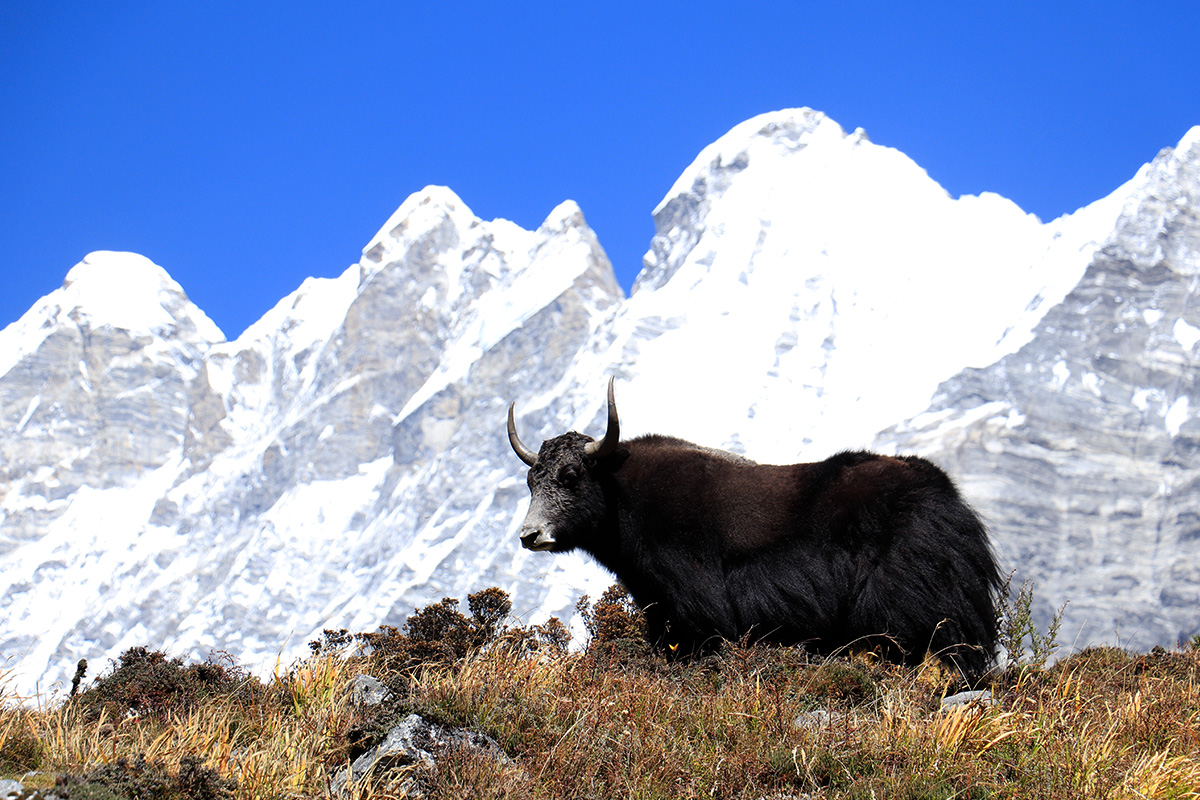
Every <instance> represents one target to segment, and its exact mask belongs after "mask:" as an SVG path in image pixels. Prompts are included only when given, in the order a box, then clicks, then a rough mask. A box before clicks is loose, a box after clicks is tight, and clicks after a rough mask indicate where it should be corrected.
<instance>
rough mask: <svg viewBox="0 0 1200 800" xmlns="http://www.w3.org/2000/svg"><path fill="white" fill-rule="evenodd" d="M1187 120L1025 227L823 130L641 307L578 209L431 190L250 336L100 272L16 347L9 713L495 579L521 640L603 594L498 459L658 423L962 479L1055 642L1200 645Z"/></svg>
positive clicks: (721, 195)
mask: <svg viewBox="0 0 1200 800" xmlns="http://www.w3.org/2000/svg"><path fill="white" fill-rule="evenodd" d="M1197 207H1200V128H1193V129H1192V130H1191V131H1189V132H1188V133H1187V134H1186V135H1185V136H1184V138H1183V139H1182V140H1181V141H1180V143H1179V144H1178V145H1177V146H1176V147H1174V148H1168V149H1165V150H1164V151H1163V152H1162V153H1160V154H1159V155H1158V156H1157V157H1156V158H1155V159H1154V160H1153V161H1152V162H1150V163H1148V164H1147V165H1145V166H1144V167H1143V168H1142V169H1141V170H1139V171H1138V173H1137V174H1136V175H1134V176H1133V177H1132V178H1131V179H1130V180H1129V181H1128V182H1127V183H1125V184H1124V185H1122V186H1120V187H1117V188H1116V189H1115V190H1114V191H1113V192H1112V193H1111V194H1110V195H1109V196H1108V197H1105V198H1102V199H1100V200H1097V201H1096V202H1094V203H1092V204H1091V205H1089V206H1087V207H1085V208H1083V209H1080V210H1079V211H1077V212H1075V213H1074V214H1071V215H1067V216H1064V217H1062V218H1060V219H1057V220H1053V221H1050V222H1046V223H1043V222H1042V221H1040V220H1038V219H1037V218H1036V217H1034V216H1032V215H1029V214H1026V213H1024V212H1023V211H1021V209H1020V208H1018V207H1017V206H1016V205H1015V204H1013V203H1012V202H1011V201H1008V200H1006V199H1004V198H1002V197H999V196H998V195H995V194H986V193H985V194H983V195H980V196H963V197H959V198H954V197H951V196H950V195H949V194H948V193H947V192H946V191H945V190H944V189H942V187H940V186H939V185H938V184H937V183H936V182H935V181H934V180H932V179H931V178H930V177H929V176H928V175H927V174H926V173H925V171H924V170H923V169H921V167H919V166H918V165H917V164H915V163H914V162H913V161H912V160H911V159H909V158H908V157H907V156H905V155H904V154H903V153H901V152H899V151H897V150H895V149H892V148H888V147H883V146H880V145H877V144H875V143H873V142H871V141H870V139H869V138H868V137H867V135H866V133H865V132H864V131H862V130H855V131H852V132H847V131H845V130H844V129H843V128H841V127H840V126H839V125H838V124H837V123H836V122H834V121H833V120H831V119H830V118H828V117H827V116H826V115H824V114H822V113H820V112H817V111H813V110H811V109H789V110H785V111H779V112H772V113H769V114H764V115H761V116H758V117H755V118H753V119H751V120H747V121H746V122H743V123H741V124H739V125H737V126H736V127H734V128H733V129H732V130H731V131H730V132H729V133H727V134H726V135H725V136H723V137H721V138H720V139H719V140H718V141H716V142H714V143H713V144H712V145H710V146H708V147H706V148H705V149H704V150H703V151H702V152H701V153H700V154H699V155H698V156H697V158H696V159H695V161H694V162H693V163H692V164H691V165H690V166H689V167H688V168H687V169H686V170H685V171H684V172H683V174H682V175H681V176H680V178H679V179H678V180H677V181H676V182H675V184H674V185H673V186H672V187H671V188H670V190H669V191H668V192H667V194H666V195H665V197H664V198H663V200H662V202H661V203H660V204H659V205H658V206H657V208H655V209H654V211H653V215H654V221H655V235H654V237H653V239H652V241H651V243H650V246H649V251H648V252H647V254H646V256H645V259H644V268H643V271H642V272H641V274H640V275H639V277H638V279H637V281H636V283H635V284H634V287H633V289H632V291H631V293H630V295H629V296H628V297H626V296H625V295H624V293H623V292H622V290H621V289H620V287H619V286H618V284H617V282H616V280H615V278H614V276H613V272H612V267H611V265H610V264H609V261H608V258H607V256H606V255H605V253H604V250H603V248H602V246H601V244H600V242H599V241H598V240H597V238H596V236H595V234H594V233H593V232H592V231H591V229H590V228H589V227H588V225H587V222H586V220H585V219H584V216H583V212H582V211H581V210H580V208H579V207H578V206H577V205H576V204H575V203H573V202H571V201H566V202H564V203H562V204H560V205H559V206H558V207H557V208H555V209H553V210H552V211H551V212H550V213H549V214H548V216H547V217H546V220H545V221H544V222H543V223H542V225H541V226H540V227H539V228H538V229H537V230H534V231H528V230H524V229H522V228H520V227H518V226H516V225H515V224H513V223H511V222H508V221H505V220H500V219H498V220H491V221H484V220H481V219H479V218H477V217H476V216H475V215H474V214H473V213H472V212H471V210H470V209H469V207H468V206H467V205H466V204H465V203H464V202H463V201H462V199H460V198H459V197H457V196H456V195H455V194H454V193H453V192H452V191H451V190H450V189H448V188H445V187H427V188H425V189H424V190H422V191H419V192H416V193H414V194H413V195H411V196H410V197H409V198H408V199H407V200H405V202H404V203H403V204H402V205H401V206H400V208H399V209H397V211H396V212H395V213H394V214H393V215H392V216H391V218H389V219H388V220H387V221H386V222H385V223H384V225H383V226H382V227H381V228H380V229H379V231H378V232H377V233H376V234H375V236H374V237H372V238H371V239H370V240H369V241H368V243H367V245H366V246H365V247H364V248H363V255H362V259H361V260H360V261H359V262H358V263H357V264H354V265H351V266H350V267H349V268H347V269H346V270H345V271H344V272H343V273H342V274H341V275H340V276H339V277H337V278H333V279H308V280H306V281H304V283H303V284H301V286H300V287H299V288H297V290H296V291H295V292H293V293H292V294H291V295H289V296H287V297H285V298H283V299H282V300H280V302H279V303H278V304H277V305H276V306H275V307H274V308H273V309H271V310H270V311H268V312H267V313H266V314H265V315H264V316H263V317H262V318H261V319H260V320H258V321H257V322H255V323H254V324H253V325H251V326H250V327H249V328H248V329H247V330H246V331H245V332H243V333H242V334H241V335H240V336H239V337H238V338H237V339H235V340H233V341H226V339H225V336H224V334H223V333H222V332H221V331H220V330H219V329H218V328H217V326H215V325H214V324H213V323H212V322H211V320H209V319H208V317H207V316H205V315H204V313H203V311H201V310H200V309H198V308H197V307H195V306H194V305H193V304H192V303H191V302H190V301H189V300H188V299H187V296H186V294H185V293H184V291H183V289H182V288H181V287H180V286H179V285H178V284H177V283H175V282H174V281H173V280H171V278H170V277H169V275H168V274H167V272H166V271H165V270H163V269H162V268H161V267H158V266H157V265H154V264H152V263H151V262H149V261H148V260H147V259H145V258H143V257H141V256H138V255H135V254H127V253H94V254H90V255H88V256H87V257H86V258H85V259H84V260H83V262H81V263H80V264H79V265H77V266H76V267H74V268H73V269H71V270H70V272H68V274H67V279H66V281H65V282H64V286H63V288H61V289H59V290H57V291H55V292H52V293H51V294H50V295H47V296H46V297H45V298H42V300H41V301H39V302H38V303H37V304H35V305H34V307H33V308H31V309H30V311H29V312H27V313H26V314H25V315H23V316H22V317H21V319H19V320H17V321H16V322H14V323H12V324H11V325H9V326H8V327H7V328H5V329H4V330H3V331H0V420H3V424H2V425H0V564H2V569H0V620H2V623H0V643H2V647H3V650H2V652H3V653H4V655H5V657H6V658H7V659H8V668H9V669H11V670H12V673H13V676H14V680H16V681H17V683H18V685H20V686H22V687H23V688H24V689H26V690H29V691H32V690H34V689H42V690H52V689H53V688H54V687H55V686H61V684H62V682H63V681H65V680H66V679H68V678H69V676H70V675H71V673H72V671H73V670H74V665H75V662H76V661H77V660H78V659H80V658H88V659H89V661H92V662H93V663H97V664H98V663H103V659H104V658H113V657H115V656H116V654H118V653H119V652H120V651H121V650H123V649H124V648H126V647H129V646H133V645H140V644H148V645H151V646H154V647H160V648H163V649H165V650H167V651H168V652H171V653H172V654H175V655H186V656H191V657H204V656H206V655H208V654H209V652H211V651H213V650H224V651H228V652H230V653H232V654H234V655H235V656H236V657H237V658H238V659H239V660H240V661H242V662H243V663H245V664H248V665H249V666H251V667H253V668H256V669H260V670H266V669H269V668H270V667H271V665H273V664H274V663H276V662H277V661H278V660H280V659H282V660H284V661H287V660H290V659H292V658H295V657H297V656H299V655H301V654H303V653H304V652H306V647H305V643H306V642H307V641H308V640H310V639H312V638H314V637H316V636H317V635H319V633H320V631H321V630H322V629H323V628H342V627H345V628H350V629H354V630H371V629H374V628H376V627H377V626H379V625H380V624H385V623H386V624H398V623H399V622H401V621H402V620H403V619H404V618H405V617H406V616H407V615H408V614H409V613H410V612H411V611H412V610H413V608H415V607H417V606H421V605H424V604H427V603H429V602H432V601H436V600H438V599H440V598H441V597H443V596H452V597H464V596H465V595H466V594H467V593H468V592H473V591H477V590H478V589H480V588H483V587H486V586H492V585H496V586H501V587H503V588H505V589H507V590H508V591H510V592H511V593H512V597H513V602H514V614H515V615H516V616H518V617H519V618H520V619H522V620H523V621H526V622H540V621H543V620H544V619H546V618H547V617H549V616H551V615H559V616H562V617H564V618H570V616H571V612H572V609H573V607H574V604H575V602H576V600H577V599H578V597H579V596H580V595H581V594H583V593H590V594H592V595H593V596H595V595H596V594H598V593H599V592H601V591H602V590H603V588H604V587H606V586H607V585H608V584H609V583H611V582H612V578H611V576H610V575H608V574H607V573H605V572H604V571H603V570H602V569H600V568H599V567H597V566H596V565H595V564H593V563H591V562H589V561H588V560H586V559H585V558H584V557H582V556H575V555H568V556H547V555H546V554H538V553H530V552H528V551H523V550H521V548H520V546H519V542H518V540H517V536H516V528H517V527H518V526H519V524H520V520H521V519H522V518H523V516H524V512H525V508H526V506H527V503H528V496H527V491H526V489H525V486H524V476H523V468H522V466H523V465H522V464H521V463H520V461H519V460H518V459H516V458H515V456H513V455H512V453H511V451H510V450H509V447H508V443H507V439H506V437H505V435H504V419H505V412H506V409H507V405H508V403H509V402H510V401H512V400H516V401H517V408H518V410H519V411H520V415H521V416H520V419H519V420H518V424H519V425H520V429H521V431H522V436H523V438H525V439H526V441H527V442H529V443H530V444H531V445H536V442H537V441H539V440H540V439H541V438H545V437H549V436H553V435H555V434H557V433H561V432H563V431H565V430H567V429H576V430H581V431H584V432H597V431H600V430H602V429H603V427H604V408H603V403H604V385H605V382H606V380H607V377H608V376H609V375H615V376H617V401H618V405H619V407H620V409H621V416H622V432H623V433H624V434H625V435H635V434H637V433H644V432H650V431H657V432H663V433H670V434H673V435H677V436H681V437H684V438H688V439H691V440H693V441H696V442H697V443H700V444H704V445H709V446H714V447H721V448H725V449H729V450H733V451H735V452H738V453H741V454H744V455H746V456H748V457H750V458H753V459H756V460H759V461H764V462H790V461H797V460H815V459H818V458H822V457H824V456H827V455H829V454H831V453H833V452H835V451H837V450H840V449H846V448H852V447H862V446H871V447H875V448H878V449H882V450H886V451H900V450H903V451H906V452H919V453H920V454H922V455H926V456H928V457H931V458H933V459H934V460H935V461H938V462H939V463H940V464H942V465H943V466H944V467H946V468H947V469H949V471H950V472H951V474H952V475H954V476H955V477H956V479H957V480H958V481H959V483H960V485H961V486H962V488H963V489H964V490H965V492H966V494H967V495H968V497H969V498H970V499H971V500H972V501H973V502H974V504H975V505H976V506H977V507H978V508H979V510H980V511H981V512H982V513H983V515H984V516H985V518H986V519H987V520H988V522H989V525H990V526H991V528H992V532H993V537H994V540H995V542H996V547H997V551H998V553H999V555H1000V557H1001V560H1002V562H1003V563H1004V565H1005V567H1006V569H1013V570H1015V571H1016V579H1017V580H1018V581H1020V580H1022V579H1031V580H1034V581H1036V582H1037V596H1038V598H1039V606H1038V608H1037V612H1038V614H1039V622H1041V623H1042V624H1044V623H1045V622H1046V621H1047V620H1048V619H1049V615H1051V614H1052V613H1053V612H1054V610H1055V609H1056V608H1058V607H1059V606H1060V605H1061V604H1062V603H1063V602H1064V601H1069V605H1068V606H1067V608H1068V611H1067V615H1066V617H1065V619H1064V628H1063V631H1064V640H1065V641H1066V642H1067V643H1068V644H1071V645H1074V646H1083V645H1085V644H1088V643H1092V642H1103V641H1116V642H1120V643H1122V644H1125V645H1127V646H1132V647H1141V648H1145V647H1149V646H1152V645H1154V644H1174V643H1175V642H1177V641H1179V640H1182V639H1186V638H1187V637H1188V636H1190V635H1193V634H1194V633H1196V632H1197V631H1200V610H1198V609H1200V571H1198V570H1197V568H1196V567H1195V566H1194V565H1195V564H1197V563H1200V558H1197V556H1198V555H1200V553H1198V552H1197V551H1198V549H1200V537H1198V536H1197V532H1198V531H1200V502H1197V501H1193V500H1192V499H1191V497H1192V496H1193V495H1196V494H1197V493H1196V492H1195V491H1194V489H1195V488H1196V485H1197V481H1198V480H1200V462H1198V460H1197V454H1198V453H1200V447H1197V446H1196V443H1197V442H1198V441H1200V438H1198V434H1200V427H1198V424H1197V421H1196V409H1197V408H1198V407H1200V398H1197V396H1196V394H1197V385H1196V379H1195V359H1196V357H1197V350H1196V347H1197V344H1198V343H1200V334H1197V333H1196V331H1200V317H1197V313H1196V312H1194V311H1193V310H1192V309H1193V307H1194V304H1190V300H1191V299H1192V298H1194V297H1195V294H1196V291H1197V288H1198V278H1197V274H1198V273H1200V224H1198V223H1197V217H1196V209H1197Z"/></svg>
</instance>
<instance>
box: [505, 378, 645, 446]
mask: <svg viewBox="0 0 1200 800" xmlns="http://www.w3.org/2000/svg"><path fill="white" fill-rule="evenodd" d="M620 443H621V421H620V420H619V419H617V400H616V397H615V396H614V395H613V379H612V378H609V379H608V430H606V431H605V432H604V438H603V439H601V440H600V441H598V442H589V443H588V444H586V445H584V447H583V452H584V454H586V455H589V456H591V457H592V458H604V457H605V456H607V455H609V454H610V453H612V452H613V451H614V450H616V449H617V445H618V444H620ZM514 446H515V445H514Z"/></svg>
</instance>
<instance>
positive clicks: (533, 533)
mask: <svg viewBox="0 0 1200 800" xmlns="http://www.w3.org/2000/svg"><path fill="white" fill-rule="evenodd" d="M521 545H522V546H523V547H524V548H525V549H526V550H549V549H550V548H551V547H554V537H553V536H551V535H550V534H548V533H546V532H545V531H543V530H542V529H541V528H526V529H524V530H522V531H521Z"/></svg>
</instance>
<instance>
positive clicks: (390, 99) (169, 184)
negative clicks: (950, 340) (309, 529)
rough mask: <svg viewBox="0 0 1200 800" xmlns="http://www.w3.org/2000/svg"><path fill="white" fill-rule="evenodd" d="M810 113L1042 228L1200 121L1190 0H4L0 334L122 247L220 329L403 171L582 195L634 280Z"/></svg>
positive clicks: (470, 200) (484, 194)
mask: <svg viewBox="0 0 1200 800" xmlns="http://www.w3.org/2000/svg"><path fill="white" fill-rule="evenodd" d="M906 5H913V6H917V7H919V8H920V9H921V10H920V11H917V12H905V11H901V10H897V9H899V8H901V7H902V6H906ZM804 105H806V106H811V107H813V108H816V109H819V110H822V111H825V112H826V113H828V114H829V115H830V116H831V117H833V118H834V119H835V120H837V121H838V122H839V123H841V124H842V126H843V127H845V128H847V129H853V128H856V127H863V128H865V129H866V130H867V132H868V134H869V135H870V136H871V138H872V140H873V141H875V142H877V143H879V144H884V145H889V146H893V147H896V148H899V149H900V150H902V151H904V152H905V153H907V154H908V155H910V156H911V157H912V158H913V159H915V160H916V161H917V163H919V164H920V165H922V166H923V167H925V169H926V170H928V172H929V174H930V175H931V176H932V177H933V178H934V179H936V180H937V181H939V182H940V183H941V184H942V185H943V186H944V187H946V189H947V190H948V191H950V192H951V193H952V194H955V195H959V194H964V193H978V192H982V191H995V192H999V193H1000V194H1003V195H1005V196H1006V197H1009V198H1011V199H1013V200H1014V201H1016V202H1017V203H1018V204H1019V205H1020V206H1021V207H1022V208H1024V209H1026V210H1027V211H1031V212H1033V213H1035V214H1037V215H1038V216H1040V217H1042V218H1043V219H1050V218H1053V217H1056V216H1058V215H1060V214H1063V213H1068V212H1071V211H1073V210H1075V209H1076V208H1078V207H1079V206H1081V205H1085V204H1087V203H1089V202H1091V201H1093V200H1095V199H1098V198H1100V197H1101V196H1103V195H1105V194H1107V193H1108V192H1110V191H1111V190H1113V189H1114V188H1116V187H1117V186H1118V185H1120V184H1121V183H1122V182H1124V181H1125V180H1127V179H1128V178H1130V177H1132V175H1133V174H1134V172H1135V171H1136V170H1137V168H1138V167H1139V166H1140V165H1141V164H1142V163H1144V162H1146V161H1148V160H1150V159H1151V158H1153V157H1154V155H1155V154H1156V153H1157V152H1158V150H1159V149H1160V148H1162V147H1166V146H1170V145H1173V144H1175V143H1176V142H1177V141H1178V140H1179V138H1180V137H1181V136H1182V135H1183V134H1184V133H1185V132H1186V131H1187V129H1188V128H1189V127H1191V126H1193V125H1197V124H1200V2H1197V0H1186V2H1174V1H1173V0H1164V1H1163V2H1158V3H1153V4H1151V3H1115V2H1114V3H1105V2H1100V3H1096V2H1092V3H1082V2H1071V3H1055V2H1049V1H1048V0H1044V1H1043V2H1039V3H1025V2H1006V3H997V4H989V3H963V2H955V3H920V4H900V3H892V2H877V3H864V2H842V3H820V4H818V3H808V2H800V1H799V0H792V1H791V2H780V3H756V2H740V3H720V4H717V3H703V2H696V3H673V2H636V3H625V2H607V3H540V2H522V3H455V2H441V3H429V2H421V3H417V2H408V1H407V0H404V1H401V0H393V1H392V2H381V3H359V2H341V3H325V4H316V3H310V2H304V1H303V0H297V1H296V2H288V3H279V4H274V3H269V4H268V3H254V2H245V1H243V2H234V3H230V2H223V1H222V0H208V1H207V2H195V3H193V2H182V3H176V2H163V0H155V2H146V3H133V2H129V3H120V2H114V3H108V2H61V1H60V0H36V1H35V0H7V2H4V3H3V4H0V204H2V208H0V274H2V275H3V283H2V284H0V287H2V288H0V326H3V325H6V324H8V323H9V322H11V321H13V320H15V319H16V318H17V317H19V316H20V314H21V313H23V312H24V311H25V310H26V309H28V308H29V306H30V305H32V304H33V303H34V302H35V301H36V300H37V298H38V297H40V296H42V295H44V294H46V293H47V292H50V291H52V290H53V289H55V288H57V287H58V286H59V285H60V284H61V282H62V279H63V276H64V275H65V274H66V272H67V270H68V269H70V267H71V266H72V265H74V264H75V263H76V262H77V261H79V260H80V259H81V258H82V257H83V256H84V255H85V254H86V253H88V252H89V251H92V250H100V249H112V250H133V251H136V252H140V253H142V254H144V255H146V256H148V257H150V258H151V259H153V260H154V261H156V262H158V263H159V264H161V265H163V266H164V267H166V268H167V270H168V271H169V272H170V273H171V274H172V276H173V277H174V278H175V279H176V280H178V281H179V282H180V283H181V284H182V285H183V287H184V289H185V290H186V291H187V292H188V294H189V295H190V296H191V297H192V299H193V300H194V301H195V302H196V303H197V304H198V305H200V307H201V308H203V309H204V310H205V311H207V312H208V314H209V315H210V316H211V317H212V318H213V319H214V320H215V321H216V323H217V324H218V325H220V326H221V328H222V329H223V330H224V331H225V333H226V335H227V336H229V337H230V338H233V337H235V336H237V335H238V334H239V333H240V332H241V331H242V330H243V329H244V328H245V327H246V326H247V325H248V324H249V323H251V322H252V321H254V320H255V319H257V318H258V317H259V316H260V315H261V314H262V313H264V312H265V311H266V310H267V309H269V308H270V307H271V306H272V305H274V303H275V302H276V301H278V300H279V299H280V298H281V297H283V296H284V295H285V294H287V293H288V292H290V291H292V290H293V289H295V288H296V287H297V286H298V285H299V284H300V282H301V281H302V280H303V279H304V278H305V277H307V276H309V275H319V276H332V275H336V274H339V273H340V272H341V271H342V270H343V269H345V267H346V266H348V265H349V264H351V263H353V262H355V261H357V260H358V258H359V256H360V251H361V248H362V247H363V245H364V244H366V243H367V241H368V240H369V239H370V237H371V236H372V235H373V234H374V233H375V231H376V230H377V229H378V228H379V226H381V225H382V224H383V222H384V221H385V220H386V219H387V217H388V215H389V214H390V213H391V212H392V211H393V210H394V209H395V208H396V207H397V206H398V205H399V204H400V203H401V202H402V201H403V200H404V198H405V197H407V196H408V195H409V194H410V193H412V192H414V191H417V190H419V189H421V188H422V187H424V186H425V185H427V184H444V185H447V186H450V187H451V188H452V189H453V190H454V191H455V192H457V193H458V194H459V196H460V197H462V198H463V200H464V201H465V202H466V203H467V205H469V206H470V207H471V208H472V210H473V211H474V212H475V213H476V214H478V215H479V216H481V217H483V218H485V219H491V218H494V217H505V218H507V219H511V220H513V221H515V222H517V223H518V224H520V225H522V226H524V227H526V228H533V227H536V226H537V225H538V224H539V223H540V222H541V220H542V219H543V218H544V217H545V215H546V214H547V213H549V211H550V210H551V209H552V208H553V207H554V206H555V205H557V204H558V203H559V202H561V201H562V200H565V199H568V198H569V199H573V200H575V201H577V202H578V203H579V204H580V206H581V207H582V208H583V211H584V214H585V215H586V217H587V219H588V222H589V223H590V224H591V226H592V227H593V228H594V229H595V230H596V232H597V234H598V235H599V237H600V241H601V243H602V244H603V245H604V247H605V249H606V250H607V251H608V254H609V257H610V258H611V259H612V261H613V264H614V266H615V268H616V270H617V275H618V278H619V279H620V281H621V283H622V284H623V285H624V286H625V288H626V290H628V288H629V286H630V285H631V283H632V281H633V277H634V276H635V275H636V273H637V271H638V270H639V269H640V267H641V257H642V254H643V253H644V252H645V251H646V249H647V247H648V245H649V242H650V237H651V236H652V235H653V231H654V228H653V222H652V219H651V216H650V212H651V210H652V209H653V208H654V206H655V205H656V204H657V203H658V201H659V200H660V199H662V196H663V194H664V193H665V192H666V191H667V190H668V189H669V188H670V187H671V184H672V183H673V182H674V180H675V178H676V177H678V175H679V173H680V172H681V171H682V170H683V169H684V167H686V166H687V165H688V164H689V163H690V162H691V160H692V159H693V158H694V157H695V155H696V154H697V153H698V152H699V151H700V149H701V148H702V147H704V146H705V145H706V144H708V143H709V142H711V141H713V140H714V139H716V138H717V137H719V136H720V135H722V134H723V133H725V132H726V131H727V130H728V129H729V128H731V127H733V126H734V125H736V124H737V123H739V122H741V121H742V120H745V119H747V118H749V117H751V116H754V115H756V114H759V113H762V112H765V111H771V110H775V109H779V108H787V107H793V106H804Z"/></svg>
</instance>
